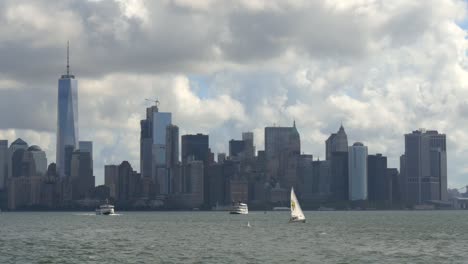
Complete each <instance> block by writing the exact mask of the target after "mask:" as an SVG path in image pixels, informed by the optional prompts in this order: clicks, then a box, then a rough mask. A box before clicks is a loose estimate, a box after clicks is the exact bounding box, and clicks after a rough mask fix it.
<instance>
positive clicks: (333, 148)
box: [325, 125, 348, 160]
mask: <svg viewBox="0 0 468 264" xmlns="http://www.w3.org/2000/svg"><path fill="white" fill-rule="evenodd" d="M325 152H326V159H327V160H330V159H331V155H332V153H334V152H348V136H347V135H346V132H345V130H344V128H343V125H341V126H340V129H339V130H338V132H336V133H333V134H331V135H330V137H328V139H327V140H326V141H325Z"/></svg>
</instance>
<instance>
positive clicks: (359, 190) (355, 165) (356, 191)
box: [348, 142, 367, 201]
mask: <svg viewBox="0 0 468 264" xmlns="http://www.w3.org/2000/svg"><path fill="white" fill-rule="evenodd" d="M348 170H349V171H348V172H349V177H348V178H349V179H348V182H349V191H348V192H349V200H351V201H359V200H367V147H366V146H364V144H362V143H361V142H356V143H354V144H353V145H352V146H350V147H349V148H348Z"/></svg>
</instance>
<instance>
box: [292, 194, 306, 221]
mask: <svg viewBox="0 0 468 264" xmlns="http://www.w3.org/2000/svg"><path fill="white" fill-rule="evenodd" d="M305 221H306V219H305V216H304V213H303V212H302V209H301V206H300V205H299V201H298V200H297V197H296V194H295V193H294V188H291V218H290V219H289V222H290V223H305Z"/></svg>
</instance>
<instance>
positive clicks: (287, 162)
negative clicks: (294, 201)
mask: <svg viewBox="0 0 468 264" xmlns="http://www.w3.org/2000/svg"><path fill="white" fill-rule="evenodd" d="M300 154H301V138H300V135H299V132H298V131H297V128H296V123H295V122H294V124H293V126H292V127H265V157H266V174H267V180H268V181H270V182H273V183H279V187H280V188H285V189H290V188H291V187H293V186H296V180H297V164H298V160H299V156H300ZM275 185H276V184H275Z"/></svg>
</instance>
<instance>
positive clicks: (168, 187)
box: [161, 125, 179, 193]
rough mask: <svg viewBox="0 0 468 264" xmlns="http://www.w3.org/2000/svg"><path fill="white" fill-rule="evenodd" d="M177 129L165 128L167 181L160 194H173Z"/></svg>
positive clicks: (177, 169)
mask: <svg viewBox="0 0 468 264" xmlns="http://www.w3.org/2000/svg"><path fill="white" fill-rule="evenodd" d="M178 165H179V127H178V126H175V125H169V126H167V127H166V168H167V179H166V184H164V185H163V188H162V190H163V191H162V192H161V193H173V192H174V181H175V179H176V178H177V175H176V174H177V172H178V171H179V168H178Z"/></svg>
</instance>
